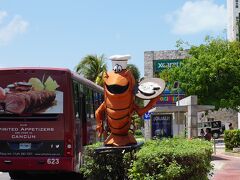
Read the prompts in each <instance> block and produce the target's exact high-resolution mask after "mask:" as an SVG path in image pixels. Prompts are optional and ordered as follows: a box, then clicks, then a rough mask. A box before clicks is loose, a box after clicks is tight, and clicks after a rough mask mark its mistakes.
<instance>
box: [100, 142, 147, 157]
mask: <svg viewBox="0 0 240 180" xmlns="http://www.w3.org/2000/svg"><path fill="white" fill-rule="evenodd" d="M142 145H143V142H138V143H137V144H133V145H128V146H102V147H99V148H96V149H95V153H99V154H101V153H123V154H124V153H127V152H132V151H136V150H138V149H140V148H141V146H142Z"/></svg>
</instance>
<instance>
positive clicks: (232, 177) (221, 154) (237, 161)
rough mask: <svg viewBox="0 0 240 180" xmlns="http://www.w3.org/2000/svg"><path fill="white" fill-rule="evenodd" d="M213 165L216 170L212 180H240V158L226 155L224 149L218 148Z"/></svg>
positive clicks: (229, 154) (231, 154) (230, 154)
mask: <svg viewBox="0 0 240 180" xmlns="http://www.w3.org/2000/svg"><path fill="white" fill-rule="evenodd" d="M212 164H213V165H214V170H213V176H212V177H210V179H211V180H240V156H239V157H237V156H234V154H233V153H225V150H224V148H222V147H217V148H216V155H213V161H212Z"/></svg>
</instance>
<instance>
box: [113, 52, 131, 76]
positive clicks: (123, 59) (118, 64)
mask: <svg viewBox="0 0 240 180" xmlns="http://www.w3.org/2000/svg"><path fill="white" fill-rule="evenodd" d="M109 59H110V60H112V68H113V70H114V71H115V72H120V71H122V70H123V69H126V68H127V62H128V59H131V56H130V55H113V56H110V57H109Z"/></svg>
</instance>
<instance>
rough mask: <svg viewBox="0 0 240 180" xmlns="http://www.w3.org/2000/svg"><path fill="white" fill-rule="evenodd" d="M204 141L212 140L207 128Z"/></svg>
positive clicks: (209, 130)
mask: <svg viewBox="0 0 240 180" xmlns="http://www.w3.org/2000/svg"><path fill="white" fill-rule="evenodd" d="M204 138H205V140H207V141H211V139H212V133H211V129H210V128H207V129H206V134H205V136H204Z"/></svg>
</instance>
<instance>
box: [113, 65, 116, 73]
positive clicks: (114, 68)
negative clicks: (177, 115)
mask: <svg viewBox="0 0 240 180" xmlns="http://www.w3.org/2000/svg"><path fill="white" fill-rule="evenodd" d="M113 70H114V71H115V72H117V64H116V65H115V66H114V67H113Z"/></svg>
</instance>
